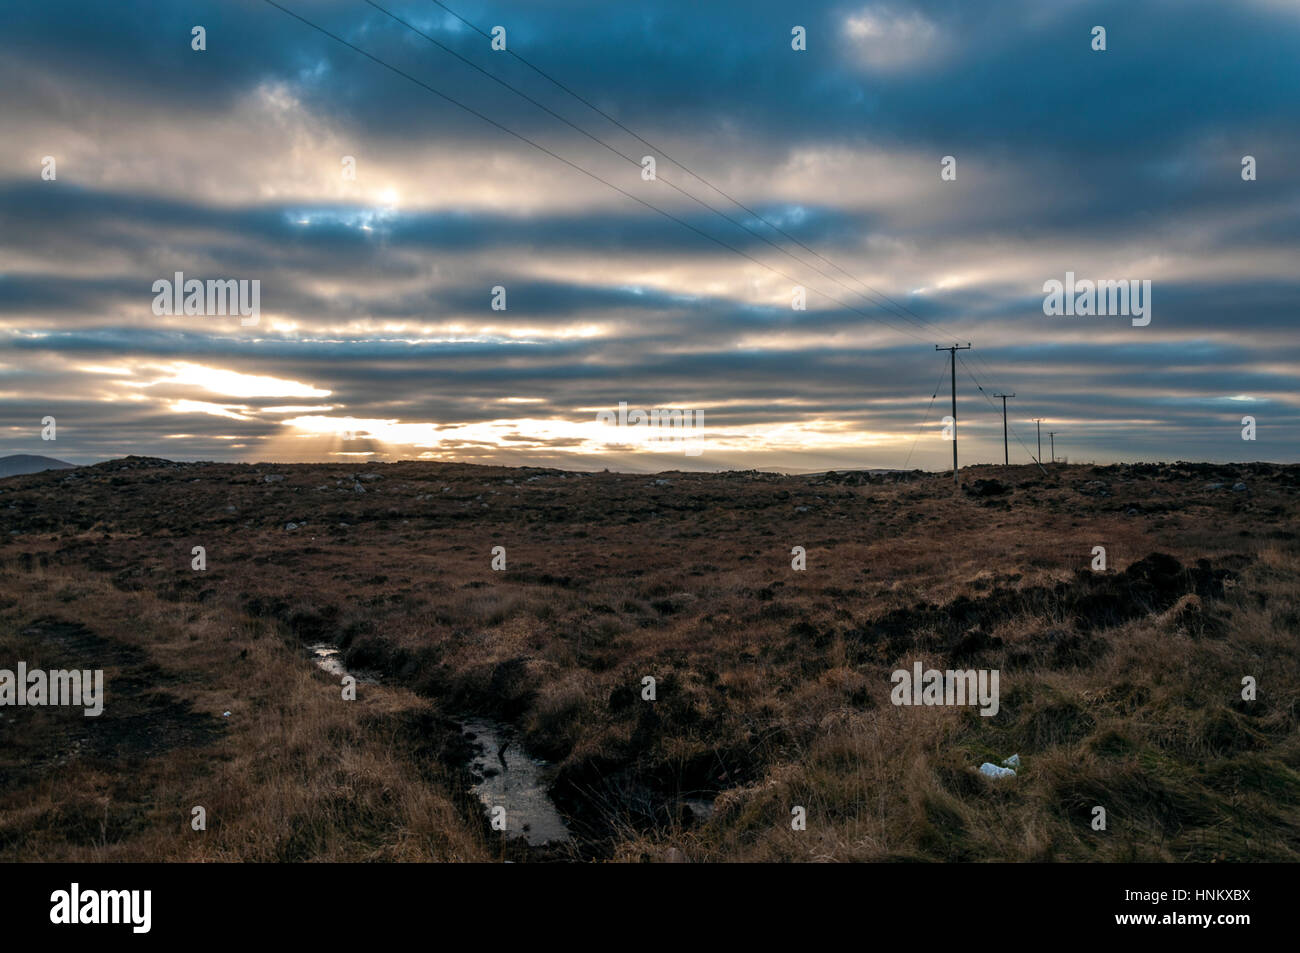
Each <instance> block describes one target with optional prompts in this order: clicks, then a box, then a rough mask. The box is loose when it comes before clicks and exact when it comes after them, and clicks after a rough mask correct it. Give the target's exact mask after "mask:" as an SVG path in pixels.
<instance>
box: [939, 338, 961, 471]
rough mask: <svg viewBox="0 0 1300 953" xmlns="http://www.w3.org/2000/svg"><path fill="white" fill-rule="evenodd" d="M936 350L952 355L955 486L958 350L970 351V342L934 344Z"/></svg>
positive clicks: (955, 466) (953, 468)
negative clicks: (945, 345) (948, 345)
mask: <svg viewBox="0 0 1300 953" xmlns="http://www.w3.org/2000/svg"><path fill="white" fill-rule="evenodd" d="M934 349H935V350H936V351H947V352H948V353H949V354H950V355H951V356H952V482H953V485H954V486H955V485H956V484H957V482H958V480H957V352H958V351H969V350H970V343H969V342H967V343H966V344H954V345H952V346H951V347H944V346H943V345H942V344H936V345H935V346H934Z"/></svg>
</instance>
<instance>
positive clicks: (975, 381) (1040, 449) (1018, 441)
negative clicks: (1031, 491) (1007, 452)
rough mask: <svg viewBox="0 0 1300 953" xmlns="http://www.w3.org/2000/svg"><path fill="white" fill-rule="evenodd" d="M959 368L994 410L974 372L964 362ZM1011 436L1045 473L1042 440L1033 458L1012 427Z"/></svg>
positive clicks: (990, 399)
mask: <svg viewBox="0 0 1300 953" xmlns="http://www.w3.org/2000/svg"><path fill="white" fill-rule="evenodd" d="M961 366H962V368H963V369H964V370H965V371H966V373H967V375H969V377H970V379H971V380H972V381H973V382H974V383H975V386H976V387H978V388H979V391H980V393H981V394H984V399H985V400H987V401H988V402H989V406H991V407H995V408H996V406H997V405H995V404H994V403H993V399H992V398H991V397H989V395H988V393H987V392H986V391H985V390H984V388H983V387H982V386H980V382H979V381H977V380H975V374H974V372H972V371H971V369H970V367H968V366H967V364H966V362H965V361H964V360H963V361H962V362H961ZM1011 435H1012V436H1013V437H1015V438H1016V443H1018V444H1020V446H1021V447H1022V448H1023V449H1024V451H1025V453H1026V455H1028V456H1029V457H1031V458H1032V459H1033V461H1034V462H1035V463H1037V464H1038V469H1040V470H1042V471H1043V472H1044V473H1046V472H1047V470H1045V469H1044V468H1043V464H1042V462H1041V460H1040V459H1039V457H1041V456H1042V455H1043V450H1042V439H1041V438H1040V439H1039V448H1038V457H1034V455H1033V454H1031V453H1029V448H1028V447H1026V446H1025V442H1024V441H1023V440H1021V439H1020V434H1018V433H1016V428H1015V427H1012V428H1011Z"/></svg>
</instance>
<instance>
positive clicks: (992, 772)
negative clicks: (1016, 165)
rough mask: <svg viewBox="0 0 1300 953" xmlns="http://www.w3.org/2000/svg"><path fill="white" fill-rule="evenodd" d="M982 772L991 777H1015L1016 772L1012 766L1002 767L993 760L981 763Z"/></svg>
mask: <svg viewBox="0 0 1300 953" xmlns="http://www.w3.org/2000/svg"><path fill="white" fill-rule="evenodd" d="M980 774H986V775H988V776H989V777H990V778H1014V777H1015V776H1016V772H1014V771H1012V770H1011V769H1010V768H1002V767H999V766H998V765H996V764H994V763H993V762H991V761H985V762H984V763H983V764H981V765H980Z"/></svg>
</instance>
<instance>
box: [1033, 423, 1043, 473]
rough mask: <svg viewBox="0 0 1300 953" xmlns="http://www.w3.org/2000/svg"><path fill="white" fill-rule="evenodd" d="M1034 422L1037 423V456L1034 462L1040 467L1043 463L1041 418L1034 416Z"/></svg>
mask: <svg viewBox="0 0 1300 953" xmlns="http://www.w3.org/2000/svg"><path fill="white" fill-rule="evenodd" d="M1034 423H1035V424H1037V425H1038V458H1037V459H1036V460H1035V462H1036V463H1037V464H1038V465H1039V466H1040V467H1041V466H1042V465H1043V418H1042V417H1035V418H1034Z"/></svg>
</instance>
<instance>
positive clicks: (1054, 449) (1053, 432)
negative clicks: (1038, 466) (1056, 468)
mask: <svg viewBox="0 0 1300 953" xmlns="http://www.w3.org/2000/svg"><path fill="white" fill-rule="evenodd" d="M1047 439H1049V440H1051V441H1052V463H1056V431H1055V430H1053V431H1051V432H1050V433H1049V434H1048V435H1047Z"/></svg>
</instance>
